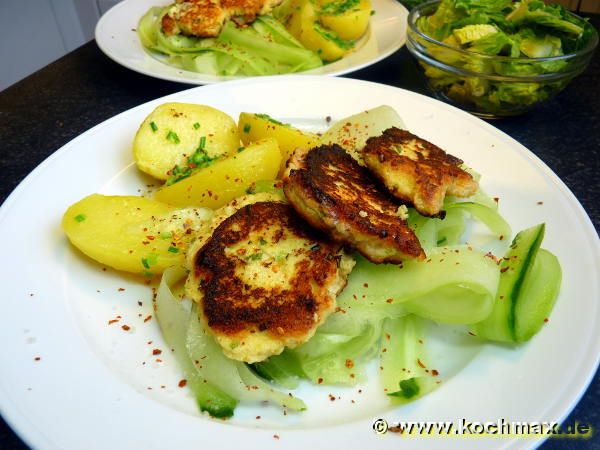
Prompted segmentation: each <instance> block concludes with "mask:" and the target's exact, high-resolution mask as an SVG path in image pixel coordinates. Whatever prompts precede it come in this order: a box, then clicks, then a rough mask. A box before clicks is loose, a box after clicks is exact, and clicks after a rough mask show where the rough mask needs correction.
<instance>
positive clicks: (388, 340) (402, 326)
mask: <svg viewBox="0 0 600 450" xmlns="http://www.w3.org/2000/svg"><path fill="white" fill-rule="evenodd" d="M425 348H426V347H425V336H424V333H423V321H422V319H420V318H419V317H417V316H413V315H408V316H404V317H400V318H397V319H386V321H385V322H384V324H383V337H382V339H381V350H380V354H379V355H380V356H379V359H380V367H381V381H382V384H383V390H384V392H385V393H386V394H387V395H388V396H389V397H390V399H391V400H393V401H394V403H407V402H410V401H413V400H416V399H417V398H419V397H422V396H424V395H426V394H428V393H429V392H431V391H433V390H434V389H435V388H436V387H437V386H438V385H439V383H438V381H439V379H438V378H436V376H437V372H436V371H435V370H432V369H429V368H428V359H427V355H426V351H425Z"/></svg>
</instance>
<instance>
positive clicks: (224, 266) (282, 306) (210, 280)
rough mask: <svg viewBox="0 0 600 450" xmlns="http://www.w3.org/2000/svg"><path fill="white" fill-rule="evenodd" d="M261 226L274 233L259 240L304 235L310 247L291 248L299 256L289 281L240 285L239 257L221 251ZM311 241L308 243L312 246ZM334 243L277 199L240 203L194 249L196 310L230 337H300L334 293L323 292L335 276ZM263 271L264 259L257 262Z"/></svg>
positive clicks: (331, 305)
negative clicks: (257, 334) (279, 284)
mask: <svg viewBox="0 0 600 450" xmlns="http://www.w3.org/2000/svg"><path fill="white" fill-rule="evenodd" d="M266 227H277V228H276V229H277V232H276V233H274V234H273V235H271V236H269V237H267V236H265V239H270V240H271V242H270V244H271V243H273V244H276V243H277V242H279V240H281V239H282V238H283V235H284V233H291V234H293V235H294V236H297V237H299V238H303V239H308V240H310V241H311V245H310V246H308V247H306V248H305V249H298V250H296V251H297V252H298V253H297V255H301V256H304V257H301V258H299V260H298V262H297V264H296V266H295V270H294V271H293V276H292V277H291V278H290V279H289V285H288V286H286V287H283V288H280V287H279V288H278V287H271V288H269V289H266V288H264V287H260V283H257V285H256V286H250V285H249V284H246V282H244V281H243V280H241V279H240V278H239V277H238V276H237V275H236V267H239V266H240V265H244V264H246V262H245V260H244V255H243V254H242V255H239V256H238V255H229V256H227V254H226V249H227V248H231V247H232V246H235V245H236V244H238V243H245V242H247V241H248V239H249V236H250V235H252V236H253V237H256V236H257V235H259V234H260V233H261V230H263V229H265V228H266ZM312 242H314V244H312ZM339 251H340V246H339V245H338V244H333V243H330V242H328V241H326V240H324V239H323V236H321V235H319V234H317V232H316V231H314V230H312V229H310V228H309V227H308V226H307V225H306V224H305V223H304V222H303V221H302V220H301V219H300V218H299V217H298V216H297V215H296V214H295V213H294V211H293V210H292V208H291V207H290V206H289V205H287V204H285V203H279V202H260V203H253V204H250V205H247V206H244V207H243V208H241V209H240V210H239V211H237V212H236V213H235V214H233V215H232V216H230V217H229V218H227V219H226V220H225V221H223V222H222V223H221V224H220V225H219V226H218V227H217V228H216V229H215V231H214V232H213V235H212V237H211V238H210V239H209V240H208V241H207V243H206V244H205V245H204V246H203V247H202V249H201V250H200V251H198V253H197V255H196V258H195V262H194V269H193V270H194V276H195V277H196V280H199V286H198V288H199V289H200V290H201V291H202V292H203V299H202V308H203V313H204V317H205V320H206V321H207V323H208V326H209V327H210V328H211V329H212V330H213V331H214V332H218V333H220V334H224V335H229V336H235V335H238V336H239V335H240V333H241V334H242V335H244V334H246V333H255V332H266V333H268V334H269V335H271V336H272V337H273V338H276V339H283V338H285V339H290V338H299V339H302V338H303V337H305V336H311V335H312V333H313V332H314V328H316V326H317V325H318V324H319V323H321V321H322V319H324V316H325V315H326V314H329V313H330V312H331V311H332V309H333V308H334V307H335V294H336V293H337V292H336V293H332V292H330V291H328V289H329V288H330V287H331V284H332V282H333V281H334V280H337V276H338V272H337V271H338V263H339V259H340V253H339ZM263 265H264V267H265V270H268V269H269V267H270V266H269V264H268V262H265V263H263Z"/></svg>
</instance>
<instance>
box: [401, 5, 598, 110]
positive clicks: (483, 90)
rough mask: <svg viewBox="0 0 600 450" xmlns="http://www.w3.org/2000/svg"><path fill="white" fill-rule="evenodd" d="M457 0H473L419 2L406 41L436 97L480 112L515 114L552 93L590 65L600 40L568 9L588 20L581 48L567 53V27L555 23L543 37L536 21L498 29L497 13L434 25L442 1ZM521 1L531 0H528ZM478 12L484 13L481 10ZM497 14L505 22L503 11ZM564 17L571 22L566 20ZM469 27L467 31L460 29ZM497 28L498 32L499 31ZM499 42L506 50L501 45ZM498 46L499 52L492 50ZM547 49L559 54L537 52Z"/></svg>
mask: <svg viewBox="0 0 600 450" xmlns="http://www.w3.org/2000/svg"><path fill="white" fill-rule="evenodd" d="M454 1H455V2H456V3H455V4H458V3H459V2H461V3H462V4H465V3H469V0H450V1H447V0H443V1H442V2H440V1H432V2H428V3H424V4H422V5H420V6H417V7H416V8H414V9H413V10H412V11H411V13H410V14H409V16H408V36H407V47H408V49H409V51H410V52H411V53H412V54H413V56H414V57H415V58H416V59H417V61H418V63H419V66H420V68H421V70H422V73H423V74H424V76H425V78H426V81H427V84H428V86H429V88H430V89H431V90H432V92H433V93H434V94H435V96H436V97H437V98H439V99H441V100H443V101H445V102H447V103H450V104H452V105H454V106H457V107H459V108H461V109H464V110H466V111H468V112H470V113H472V114H475V115H477V116H479V117H484V118H499V117H509V116H514V115H518V114H521V113H524V112H526V111H528V110H530V109H532V108H534V107H535V106H537V105H539V104H541V103H543V102H545V101H547V100H549V99H551V98H552V97H553V96H555V95H556V94H558V93H559V92H560V91H562V90H563V89H564V88H565V87H566V86H567V84H569V82H570V81H571V80H572V79H573V78H574V77H576V76H577V75H579V74H580V73H582V72H583V71H584V70H585V68H586V67H587V65H588V63H589V61H590V59H591V57H592V54H593V52H594V49H595V48H596V46H597V45H598V33H597V31H596V30H595V29H594V28H593V27H592V26H591V25H589V24H587V22H585V21H584V20H583V19H581V18H579V17H578V16H576V15H574V14H572V13H569V12H565V11H564V10H563V14H568V15H569V16H570V17H571V18H573V21H581V22H583V24H584V27H585V28H584V30H585V31H584V33H585V36H583V34H580V36H579V37H580V38H581V37H585V39H581V40H579V43H578V44H577V45H575V46H576V47H577V46H579V47H581V48H579V49H577V50H576V51H572V52H569V53H565V54H560V53H562V48H564V47H567V48H568V45H567V46H565V45H562V46H561V43H562V42H561V38H560V37H559V36H565V34H566V33H564V32H562V31H557V28H553V27H549V28H547V30H549V31H547V30H546V31H544V32H545V33H546V34H545V35H543V37H540V31H539V30H540V27H539V26H537V25H533V26H532V27H531V29H526V30H519V32H518V33H515V34H514V35H511V34H508V33H506V34H505V33H504V32H500V33H497V32H498V31H500V30H501V28H500V27H498V25H497V24H496V23H494V22H493V20H494V19H492V21H491V24H488V25H480V24H477V16H475V17H473V16H467V17H463V18H462V20H460V22H459V21H457V24H456V26H454V24H452V23H448V22H449V21H448V20H446V21H445V22H444V19H442V20H438V21H437V24H441V27H440V29H438V30H435V29H433V27H432V26H431V20H429V22H428V19H429V18H430V17H432V15H433V14H434V13H435V12H436V11H437V10H438V7H439V6H440V5H441V4H444V3H446V5H442V6H443V7H446V6H447V5H448V4H450V3H451V2H454ZM534 1H536V0H530V2H527V3H533V2H534ZM521 3H526V0H525V1H523V2H521ZM505 11H506V10H505ZM444 13H445V11H444ZM464 14H467V13H464ZM475 14H479V15H480V16H479V17H481V13H480V12H476V13H475ZM484 14H485V13H484ZM496 14H497V17H499V18H500V19H499V21H500V23H502V22H501V21H502V17H503V16H502V15H501V14H498V13H496ZM502 14H503V13H502ZM489 15H492V16H493V14H489ZM508 16H510V14H508ZM454 17H456V15H455V16H454ZM469 23H471V24H473V23H475V24H474V25H471V26H470V27H465V25H464V24H469ZM563 23H565V24H566V26H567V27H569V26H570V25H569V23H567V21H563ZM444 27H445V28H444ZM456 27H461V28H462V29H458V28H456ZM490 27H492V28H490ZM494 29H495V31H494ZM490 30H491V33H490ZM425 31H427V33H426V32H425ZM465 31H466V34H463V35H461V34H460V33H461V32H465ZM482 31H483V32H482ZM494 32H496V33H497V34H495V35H494ZM449 33H450V34H449ZM457 33H458V34H457ZM485 33H488V34H487V35H486V34H485ZM432 34H433V35H435V34H437V35H438V37H439V36H443V35H444V34H446V37H445V38H444V39H443V41H440V40H436V39H435V38H434V37H432V36H431V35H432ZM477 34H480V35H483V39H482V38H479V40H477ZM490 34H491V35H493V36H491V35H490ZM469 35H470V36H469ZM528 35H529V37H530V38H528ZM474 37H475V39H473V38H474ZM470 39H471V40H470ZM578 39H579V38H578ZM465 41H466V42H467V44H466V45H464V42H465ZM567 44H568V43H567ZM500 48H502V50H500V51H499V50H498V49H500ZM480 50H481V51H482V52H481V53H480V52H479V51H480ZM496 52H497V53H500V54H493V53H496ZM490 53H492V54H490ZM502 53H511V54H514V53H516V54H519V56H517V57H513V56H505V55H503V54H502ZM548 53H551V54H553V55H555V56H544V57H536V56H538V55H544V54H548ZM557 53H558V54H557ZM527 54H529V55H530V56H533V57H529V56H526V55H527Z"/></svg>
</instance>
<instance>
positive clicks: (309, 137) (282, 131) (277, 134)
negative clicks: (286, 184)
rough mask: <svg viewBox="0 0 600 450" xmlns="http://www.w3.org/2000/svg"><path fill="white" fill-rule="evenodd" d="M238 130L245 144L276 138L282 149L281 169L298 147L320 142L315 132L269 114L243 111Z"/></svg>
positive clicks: (306, 146) (310, 146) (309, 146)
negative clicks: (295, 126)
mask: <svg viewBox="0 0 600 450" xmlns="http://www.w3.org/2000/svg"><path fill="white" fill-rule="evenodd" d="M238 132H239V134H240V137H241V139H242V143H243V144H244V145H248V144H250V143H251V142H255V141H258V140H261V139H265V138H274V139H275V140H277V144H279V150H280V151H281V170H280V174H281V173H283V169H284V168H285V163H286V162H287V160H288V159H289V158H290V156H292V153H293V152H294V150H296V148H312V147H314V146H315V145H317V144H318V143H319V136H317V135H316V134H314V133H309V132H306V131H302V130H299V129H298V128H294V127H293V126H291V125H290V124H287V123H283V122H280V121H279V120H276V119H273V118H272V117H271V116H269V115H268V114H251V113H246V112H242V113H240V117H239V119H238Z"/></svg>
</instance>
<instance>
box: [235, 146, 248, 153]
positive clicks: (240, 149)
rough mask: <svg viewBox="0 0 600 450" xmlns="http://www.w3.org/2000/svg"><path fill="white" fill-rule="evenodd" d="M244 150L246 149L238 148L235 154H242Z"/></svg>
mask: <svg viewBox="0 0 600 450" xmlns="http://www.w3.org/2000/svg"><path fill="white" fill-rule="evenodd" d="M244 150H246V147H240V148H238V149H237V152H238V153H242V152H243V151H244Z"/></svg>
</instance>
